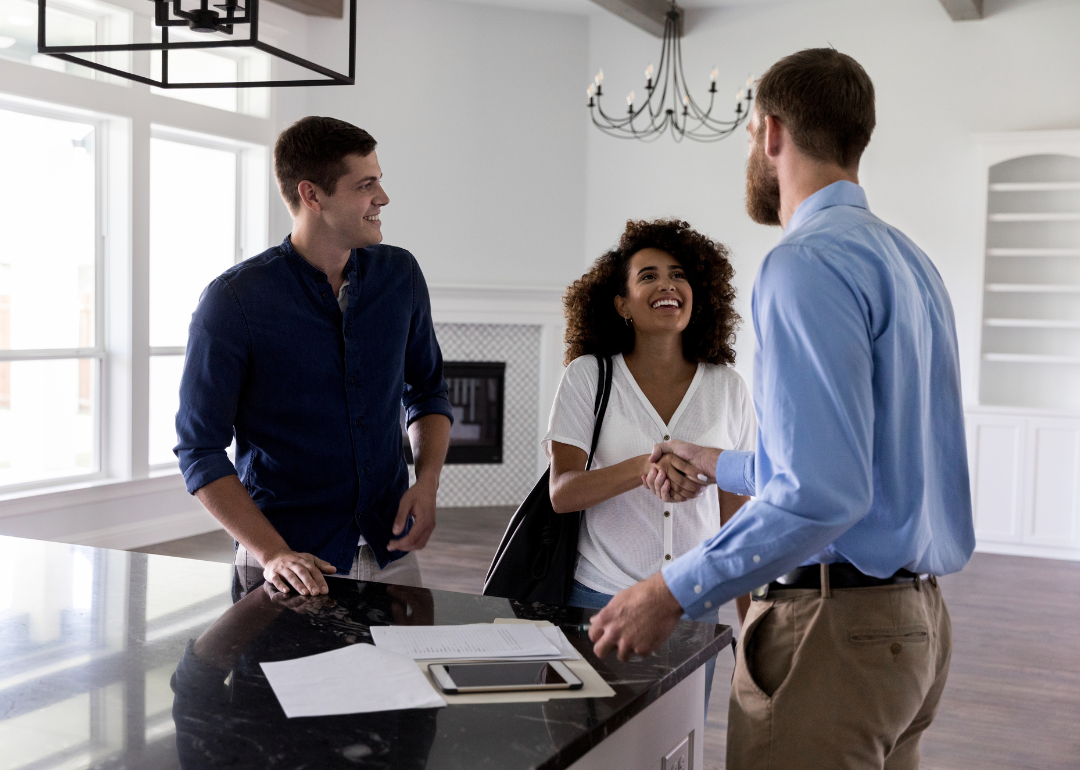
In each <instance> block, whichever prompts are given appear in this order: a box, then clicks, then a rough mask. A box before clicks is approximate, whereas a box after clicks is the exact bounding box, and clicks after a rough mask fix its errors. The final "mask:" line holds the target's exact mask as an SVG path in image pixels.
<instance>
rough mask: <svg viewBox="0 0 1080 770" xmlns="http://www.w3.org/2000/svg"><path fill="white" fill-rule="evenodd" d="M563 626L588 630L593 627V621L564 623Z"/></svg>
mask: <svg viewBox="0 0 1080 770" xmlns="http://www.w3.org/2000/svg"><path fill="white" fill-rule="evenodd" d="M563 628H569V629H571V630H573V631H588V630H589V629H590V628H592V623H563Z"/></svg>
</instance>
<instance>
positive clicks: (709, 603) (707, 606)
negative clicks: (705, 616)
mask: <svg viewBox="0 0 1080 770" xmlns="http://www.w3.org/2000/svg"><path fill="white" fill-rule="evenodd" d="M705 609H707V610H711V609H712V602H705Z"/></svg>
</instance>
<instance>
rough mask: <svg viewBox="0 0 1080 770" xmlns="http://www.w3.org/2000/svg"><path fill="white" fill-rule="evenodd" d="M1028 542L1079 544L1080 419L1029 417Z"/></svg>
mask: <svg viewBox="0 0 1080 770" xmlns="http://www.w3.org/2000/svg"><path fill="white" fill-rule="evenodd" d="M1027 446H1028V448H1029V456H1028V461H1027V463H1026V465H1027V466H1028V467H1027V477H1028V480H1029V481H1028V484H1027V489H1028V490H1029V491H1028V492H1027V494H1026V497H1027V500H1026V501H1025V502H1026V503H1027V504H1026V505H1025V506H1024V509H1025V510H1024V513H1025V515H1024V536H1023V541H1024V542H1025V543H1031V544H1032V545H1047V546H1053V547H1057V548H1069V547H1075V546H1077V545H1080V420H1064V419H1039V418H1029V419H1028V420H1027Z"/></svg>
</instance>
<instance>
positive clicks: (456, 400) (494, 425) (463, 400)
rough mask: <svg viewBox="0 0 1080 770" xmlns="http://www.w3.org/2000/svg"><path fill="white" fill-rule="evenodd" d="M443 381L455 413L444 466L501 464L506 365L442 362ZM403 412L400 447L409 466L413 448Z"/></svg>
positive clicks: (484, 362)
mask: <svg viewBox="0 0 1080 770" xmlns="http://www.w3.org/2000/svg"><path fill="white" fill-rule="evenodd" d="M443 378H444V379H445V380H446V385H447V388H448V391H449V396H450V405H451V407H452V408H453V410H454V425H453V427H452V428H451V429H450V451H449V452H448V453H447V456H446V464H447V465H500V464H502V461H503V403H504V399H503V386H504V383H505V380H506V363H505V362H501V361H500V362H493V361H445V362H443ZM404 418H405V415H404V410H403V411H402V436H401V444H402V448H403V450H404V452H405V459H406V460H407V461H408V462H409V463H410V464H411V463H412V461H413V458H412V448H411V447H410V446H409V437H408V435H407V434H406V433H405V419H404Z"/></svg>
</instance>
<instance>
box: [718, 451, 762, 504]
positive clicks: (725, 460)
mask: <svg viewBox="0 0 1080 770" xmlns="http://www.w3.org/2000/svg"><path fill="white" fill-rule="evenodd" d="M716 486H718V487H720V489H722V490H724V491H725V492H731V493H732V494H733V495H750V496H751V497H752V496H753V494H754V453H753V452H752V451H749V450H740V449H725V450H724V451H723V452H721V453H720V458H719V459H718V460H717V461H716Z"/></svg>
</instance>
